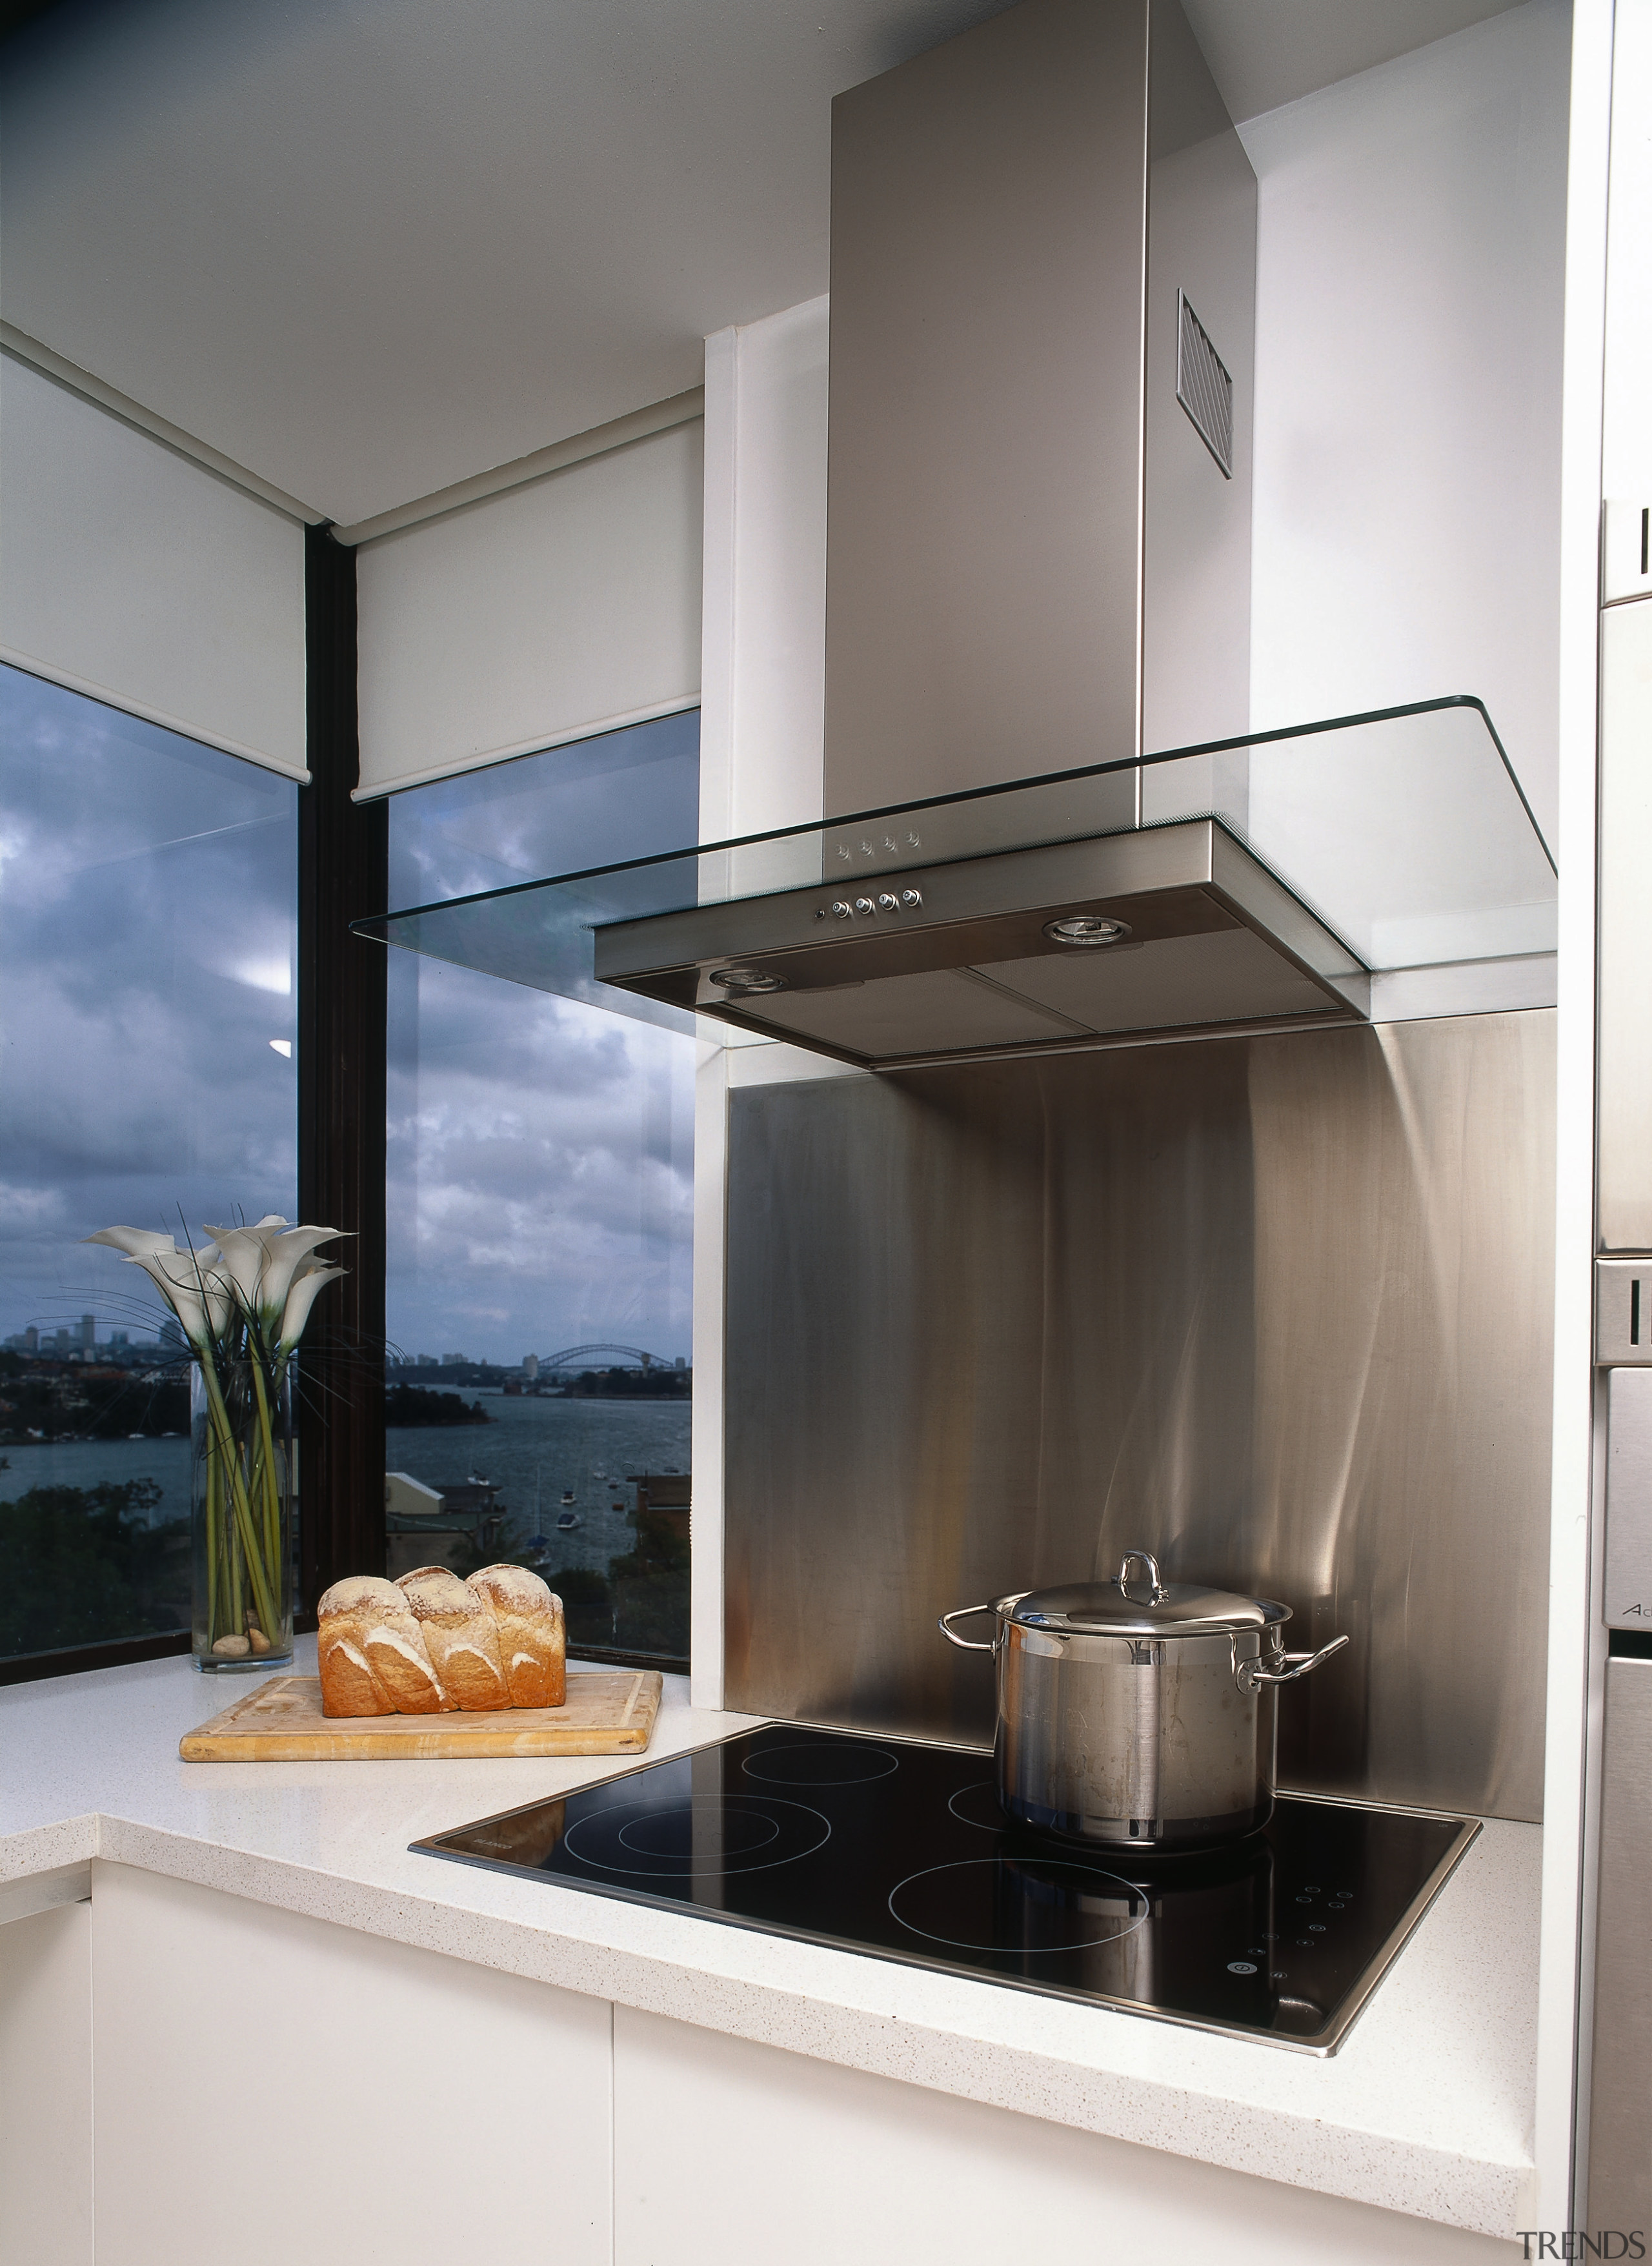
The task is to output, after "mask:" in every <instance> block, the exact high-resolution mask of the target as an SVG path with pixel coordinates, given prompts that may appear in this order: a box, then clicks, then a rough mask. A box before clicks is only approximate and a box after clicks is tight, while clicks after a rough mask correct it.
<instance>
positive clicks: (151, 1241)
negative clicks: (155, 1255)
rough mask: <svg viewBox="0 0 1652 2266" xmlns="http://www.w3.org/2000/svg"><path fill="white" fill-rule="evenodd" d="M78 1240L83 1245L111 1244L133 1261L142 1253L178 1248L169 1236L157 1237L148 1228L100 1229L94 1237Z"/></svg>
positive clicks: (88, 1236)
mask: <svg viewBox="0 0 1652 2266" xmlns="http://www.w3.org/2000/svg"><path fill="white" fill-rule="evenodd" d="M81 1241H82V1242H83V1243H112V1244H113V1246H114V1247H115V1249H116V1250H117V1251H124V1252H125V1254H126V1255H127V1257H128V1259H135V1258H137V1257H138V1256H139V1254H142V1253H147V1252H152V1251H176V1250H177V1248H178V1246H177V1244H176V1243H174V1242H173V1240H172V1237H171V1236H170V1235H157V1234H156V1233H155V1232H154V1230H153V1229H152V1228H148V1227H100V1228H99V1230H98V1232H97V1233H96V1235H83V1236H82V1237H81Z"/></svg>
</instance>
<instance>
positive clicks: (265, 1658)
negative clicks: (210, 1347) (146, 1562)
mask: <svg viewBox="0 0 1652 2266" xmlns="http://www.w3.org/2000/svg"><path fill="white" fill-rule="evenodd" d="M189 1448H190V1485H189V1515H190V1539H191V1544H192V1553H193V1554H192V1562H193V1589H194V1613H193V1631H194V1643H193V1649H194V1662H195V1666H196V1667H197V1668H200V1669H205V1670H209V1671H210V1672H212V1673H213V1674H215V1675H223V1674H224V1673H225V1672H226V1671H227V1672H229V1673H230V1674H235V1673H238V1672H245V1670H249V1669H259V1670H263V1669H271V1668H284V1667H286V1666H287V1665H288V1664H289V1663H290V1661H291V1659H292V1656H293V1578H292V1577H293V1563H292V1561H293V1546H292V1514H293V1502H292V1484H291V1482H292V1469H293V1441H292V1394H291V1388H290V1385H289V1380H288V1379H287V1378H286V1377H285V1376H284V1375H283V1376H282V1377H281V1378H279V1379H277V1378H271V1377H270V1375H269V1374H268V1372H267V1371H266V1370H265V1369H264V1368H263V1367H262V1365H261V1364H259V1363H256V1362H252V1361H232V1362H224V1363H221V1364H219V1365H217V1366H216V1367H215V1368H213V1369H207V1368H204V1367H203V1366H202V1365H201V1363H200V1362H197V1363H195V1364H194V1367H193V1368H192V1369H191V1371H190V1373H189Z"/></svg>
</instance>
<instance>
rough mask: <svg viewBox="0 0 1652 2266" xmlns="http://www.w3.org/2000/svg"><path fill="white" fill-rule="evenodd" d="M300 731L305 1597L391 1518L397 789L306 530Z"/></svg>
mask: <svg viewBox="0 0 1652 2266" xmlns="http://www.w3.org/2000/svg"><path fill="white" fill-rule="evenodd" d="M304 630H305V693H306V740H307V760H308V764H309V769H310V784H309V786H304V787H301V788H300V789H299V795H298V907H297V915H298V1018H297V1045H296V1055H297V1071H298V1079H297V1086H298V1096H297V1134H298V1217H299V1218H300V1219H301V1220H308V1221H313V1222H317V1223H320V1222H323V1221H325V1223H326V1224H328V1225H329V1226H332V1227H335V1228H339V1229H340V1230H342V1231H343V1232H345V1233H347V1235H349V1236H350V1237H351V1238H352V1239H353V1240H352V1241H351V1242H350V1244H348V1245H347V1246H345V1249H344V1264H345V1265H346V1266H347V1268H348V1270H349V1271H348V1273H347V1275H346V1276H344V1277H343V1279H342V1280H341V1281H340V1283H338V1284H337V1285H336V1286H335V1290H334V1295H333V1297H332V1298H330V1299H329V1300H328V1301H326V1302H325V1304H324V1305H322V1306H320V1307H318V1310H317V1313H316V1317H315V1319H314V1320H313V1321H312V1323H311V1329H310V1331H309V1333H308V1334H307V1335H306V1337H305V1341H304V1347H303V1354H302V1355H301V1356H300V1363H299V1379H300V1383H299V1390H298V1392H297V1393H296V1399H295V1408H294V1422H295V1428H296V1433H297V1439H298V1458H297V1461H298V1480H299V1515H298V1598H297V1604H298V1612H297V1614H296V1619H295V1626H296V1628H297V1629H300V1630H313V1629H314V1628H315V1626H316V1600H317V1599H318V1597H320V1596H321V1594H322V1592H323V1591H324V1590H325V1589H326V1588H327V1587H328V1585H329V1584H330V1583H333V1582H335V1581H337V1580H339V1579H340V1578H341V1577H342V1576H344V1575H348V1574H367V1573H377V1574H382V1573H383V1572H384V1558H385V1520H384V1390H385V1385H384V1355H385V1335H384V1267H385V1255H386V1254H385V1243H386V1235H385V1214H384V1185H385V1139H386V1128H385V1102H386V1091H385V1089H386V1042H387V1031H386V1003H387V991H388V983H387V971H388V961H387V956H386V951H385V947H384V946H382V945H380V944H377V943H373V942H369V941H368V940H367V939H364V938H362V937H359V936H355V935H353V934H352V932H351V928H350V924H351V922H352V921H355V920H361V919H364V918H366V917H369V916H370V915H372V914H375V913H384V912H386V911H388V910H389V902H388V892H389V839H390V823H389V806H388V804H387V802H386V801H385V800H384V798H382V797H380V798H376V799H374V800H369V801H365V802H360V803H358V802H356V801H355V800H352V796H353V793H354V790H355V786H356V783H357V779H358V777H359V743H358V735H357V712H356V582H355V552H354V550H353V549H351V548H349V547H348V546H347V545H343V544H340V543H338V542H336V541H335V540H334V538H333V533H332V531H331V529H330V528H329V527H326V526H319V527H307V528H306V529H305V530H304ZM189 1648H190V1633H189V1631H188V1630H187V1629H179V1630H176V1631H173V1632H169V1633H167V1634H161V1635H150V1636H138V1637H128V1638H114V1639H111V1640H109V1641H106V1642H104V1643H101V1644H89V1645H76V1646H70V1647H66V1648H63V1649H62V1650H59V1651H54V1652H41V1653H25V1654H20V1655H18V1656H15V1657H13V1658H11V1659H9V1660H0V1685H10V1684H23V1683H31V1682H34V1681H37V1680H40V1679H42V1678H47V1677H55V1676H73V1675H77V1674H79V1673H81V1672H83V1671H84V1670H88V1669H98V1668H115V1667H125V1666H128V1665H130V1664H132V1663H136V1662H142V1661H149V1660H163V1659H168V1658H172V1657H174V1656H180V1655H186V1654H187V1652H188V1651H189ZM579 1656H580V1657H581V1659H588V1660H595V1661H600V1662H604V1663H614V1664H615V1665H618V1666H625V1667H637V1668H660V1669H663V1670H668V1671H669V1672H676V1673H682V1674H686V1673H687V1670H688V1665H689V1663H688V1662H687V1660H686V1659H683V1658H678V1657H677V1656H666V1655H662V1654H657V1653H644V1652H631V1651H627V1650H625V1649H624V1648H609V1647H606V1646H604V1647H597V1648H593V1647H584V1648H581V1652H580V1655H579Z"/></svg>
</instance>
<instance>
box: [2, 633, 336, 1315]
mask: <svg viewBox="0 0 1652 2266" xmlns="http://www.w3.org/2000/svg"><path fill="white" fill-rule="evenodd" d="M297 793H298V790H297V789H296V787H295V786H292V785H290V784H289V782H287V781H285V780H282V779H281V778H276V777H275V776H274V774H273V773H272V772H269V771H260V770H259V768H258V767H257V766H256V765H254V764H245V763H240V762H238V761H237V759H236V758H235V757H231V756H223V755H219V754H217V753H216V750H214V749H208V748H203V747H201V746H199V745H197V744H196V743H195V742H193V741H189V740H185V739H180V738H179V737H178V736H177V735H175V734H172V733H169V732H164V731H162V730H160V729H159V728H158V727H155V726H152V725H148V724H143V723H139V722H137V721H135V720H134V719H132V718H130V717H128V716H123V715H121V714H119V713H116V712H115V711H114V710H113V709H108V708H105V707H102V706H100V705H99V704H98V703H96V702H95V701H91V700H88V699H85V698H82V697H81V696H80V695H79V694H77V693H73V692H66V691H62V690H61V689H60V688H59V687H57V686H55V685H51V684H47V683H43V682H42V681H41V680H40V679H39V678H37V677H32V676H24V675H23V674H22V673H21V672H20V671H18V670H16V669H6V668H0V968H4V983H0V1337H5V1336H10V1335H11V1334H13V1333H14V1332H16V1331H18V1330H20V1329H22V1328H23V1327H25V1325H26V1324H27V1323H30V1322H35V1323H40V1324H43V1325H46V1326H48V1327H56V1325H57V1324H59V1323H60V1322H63V1321H66V1320H69V1319H77V1318H78V1316H79V1315H80V1314H81V1313H82V1312H86V1311H91V1312H95V1313H96V1314H97V1315H98V1316H99V1335H100V1336H106V1335H107V1334H108V1329H109V1327H110V1325H111V1324H113V1326H114V1327H121V1328H127V1329H128V1330H130V1331H131V1332H132V1334H134V1335H148V1334H153V1331H152V1327H145V1324H144V1321H143V1318H142V1317H141V1316H140V1315H137V1314H134V1313H133V1312H130V1311H129V1306H130V1305H132V1304H134V1303H135V1305H138V1306H139V1307H141V1308H144V1309H147V1308H149V1307H150V1305H151V1303H152V1302H151V1301H150V1300H149V1299H148V1298H147V1297H143V1295H142V1294H143V1292H144V1291H145V1290H146V1289H147V1285H145V1284H144V1283H143V1280H142V1278H141V1277H140V1276H139V1275H138V1271H137V1270H136V1269H135V1268H129V1267H124V1266H123V1265H122V1263H121V1259H120V1257H119V1255H118V1254H116V1253H114V1252H112V1251H107V1250H100V1249H99V1250H87V1249H84V1248H82V1247H81V1245H80V1243H79V1240H78V1239H79V1238H80V1237H82V1236H84V1235H86V1234H88V1233H90V1232H91V1230H92V1229H94V1228H99V1227H106V1226H108V1225H110V1224H112V1223H113V1222H116V1221H120V1222H122V1223H124V1224H128V1225H131V1226H138V1227H164V1228H167V1229H169V1230H170V1231H171V1232H173V1233H174V1234H176V1233H178V1232H179V1207H181V1208H182V1211H183V1216H184V1217H185V1219H186V1220H187V1221H188V1223H189V1224H190V1226H191V1227H192V1228H195V1229H198V1228H199V1225H200V1223H201V1222H202V1221H203V1220H214V1221H222V1220H223V1219H224V1218H225V1217H233V1216H234V1210H235V1208H236V1207H237V1206H239V1207H240V1208H241V1209H242V1210H244V1211H245V1213H246V1214H247V1215H248V1216H249V1217H252V1218H257V1217H259V1214H260V1213H262V1212H265V1211H278V1212H281V1213H284V1214H286V1215H287V1216H288V1217H290V1216H291V1212H292V1208H293V1201H294V1195H293V1191H294V1180H295V1151H294V1137H293V1128H294V1115H293V1112H294V1093H293V1076H294V1072H293V1064H292V1060H291V1056H290V1051H289V1053H288V1054H287V1055H281V1054H279V1053H277V1052H276V1051H275V1049H274V1048H273V1047H272V1045H271V1043H270V1042H271V1041H272V1040H279V1041H281V1042H283V1043H284V1044H285V1045H286V1046H287V1047H288V1049H289V1050H290V1048H291V1045H292V1039H293V1005H294V1002H293V898H294V888H295V877H296V808H297ZM134 1283H136V1285H137V1289H136V1290H134V1287H133V1286H134Z"/></svg>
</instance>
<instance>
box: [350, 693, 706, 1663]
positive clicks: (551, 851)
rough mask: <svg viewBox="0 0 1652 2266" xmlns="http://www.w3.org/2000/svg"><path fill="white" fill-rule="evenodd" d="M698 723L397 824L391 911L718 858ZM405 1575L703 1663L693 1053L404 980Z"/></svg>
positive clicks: (397, 1237) (633, 733) (509, 768)
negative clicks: (692, 1440)
mask: <svg viewBox="0 0 1652 2266" xmlns="http://www.w3.org/2000/svg"><path fill="white" fill-rule="evenodd" d="M698 721H699V720H698V715H696V714H692V713H691V714H687V715H678V716H669V717H664V718H662V719H660V720H657V721H656V722H654V723H651V724H645V725H640V726H637V727H633V728H632V729H631V730H628V731H625V732H616V733H610V734H607V735H603V737H602V738H600V739H596V740H591V741H586V742H581V743H580V744H578V745H576V746H574V747H571V748H559V749H550V750H548V751H547V752H545V754H542V755H537V756H531V757H523V758H521V759H520V760H518V761H516V762H513V763H509V764H498V765H494V766H493V767H491V768H490V769H488V770H486V771H472V772H470V773H467V774H465V775H464V776H463V777H461V778H456V779H450V780H443V781H442V782H440V783H439V784H437V785H435V786H428V787H414V788H410V789H407V790H406V791H404V792H403V793H400V794H398V795H395V796H393V797H392V798H391V810H390V851H391V896H392V898H397V897H403V898H406V897H410V896H414V895H418V896H422V897H423V898H425V899H426V900H427V901H428V900H429V899H432V898H435V897H442V896H449V895H462V894H464V893H465V892H467V891H471V890H475V889H478V888H493V887H497V886H499V885H500V884H501V883H508V882H510V881H520V880H523V879H526V878H531V877H534V876H537V875H538V874H543V873H545V872H546V871H547V870H552V869H555V868H556V867H558V866H562V867H566V866H569V865H574V866H585V865H596V864H600V863H603V862H609V863H611V862H613V861H614V860H616V859H625V858H632V857H647V856H648V855H650V854H652V853H654V852H657V851H659V850H661V849H663V848H665V847H667V846H669V844H672V843H674V842H676V841H679V840H681V839H682V838H683V830H685V829H686V830H687V832H688V834H689V835H690V836H691V835H692V834H693V833H694V831H695V830H696V816H697V808H698V770H699V754H698V748H699V735H698ZM389 1056H390V1060H389V1073H390V1111H389V1231H390V1232H389V1249H388V1268H387V1281H386V1293H387V1306H388V1329H389V1334H390V1338H391V1346H392V1355H391V1366H390V1369H389V1372H388V1376H387V1385H388V1387H389V1400H388V1403H387V1407H386V1418H387V1429H386V1434H385V1464H386V1468H387V1471H388V1473H389V1474H390V1480H389V1500H388V1504H387V1514H388V1518H389V1524H390V1529H391V1532H390V1559H389V1564H390V1571H391V1574H392V1575H396V1574H400V1573H404V1572H406V1571H407V1570H408V1569H409V1568H412V1567H414V1566H419V1565H427V1564H432V1563H440V1564H444V1565H451V1566H453V1567H454V1568H457V1570H458V1571H459V1572H461V1573H467V1572H470V1571H472V1570H474V1568H477V1567H479V1566H482V1565H486V1564H487V1563H489V1562H491V1561H497V1560H501V1559H509V1560H515V1561H517V1562H519V1563H521V1564H523V1565H528V1566H531V1567H532V1568H533V1569H534V1570H535V1571H536V1572H537V1573H538V1574H541V1575H543V1576H544V1577H545V1580H546V1581H548V1582H549V1583H550V1584H551V1586H552V1589H553V1590H556V1591H557V1592H558V1593H559V1596H560V1597H562V1599H563V1602H564V1604H565V1606H566V1608H567V1616H568V1629H569V1641H570V1645H571V1647H572V1648H574V1650H575V1651H580V1652H584V1653H585V1654H586V1655H589V1654H590V1653H592V1652H593V1651H618V1652H624V1653H628V1654H632V1655H639V1656H640V1655H647V1656H653V1657H656V1658H665V1659H683V1658H686V1656H687V1653H688V1609H689V1585H688V1564H689V1556H688V1474H689V1420H690V1408H691V1398H690V1394H691V1381H692V1380H691V1372H690V1370H689V1366H688V1363H689V1357H690V1350H691V1294H692V1285H691V1262H692V1245H691V1232H692V1217H693V1071H694V1056H693V1046H692V1042H691V1040H690V1039H688V1038H685V1037H683V1036H682V1035H680V1034H677V1033H676V1032H671V1031H666V1030H662V1029H656V1028H652V1027H648V1026H647V1025H644V1024H640V1023H637V1022H635V1021H632V1020H628V1019H626V1018H624V1017H621V1016H618V1015H616V1014H614V1013H612V1012H608V1011H606V1010H603V1009H602V1008H598V1007H595V1006H590V1005H584V1004H582V1003H581V1002H578V1001H574V1000H563V999H553V998H547V997H545V995H543V994H538V993H535V992H531V991H525V990H523V989H522V988H521V987H520V986H518V985H515V984H512V983H501V982H500V981H499V980H498V979H497V978H495V977H493V976H483V975H478V974H476V973H474V972H473V971H471V970H470V969H462V968H451V967H445V966H442V964H440V963H439V962H436V961H430V960H425V959H420V958H417V957H414V956H413V955H412V954H402V953H392V954H391V964H390V1034H389Z"/></svg>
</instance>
